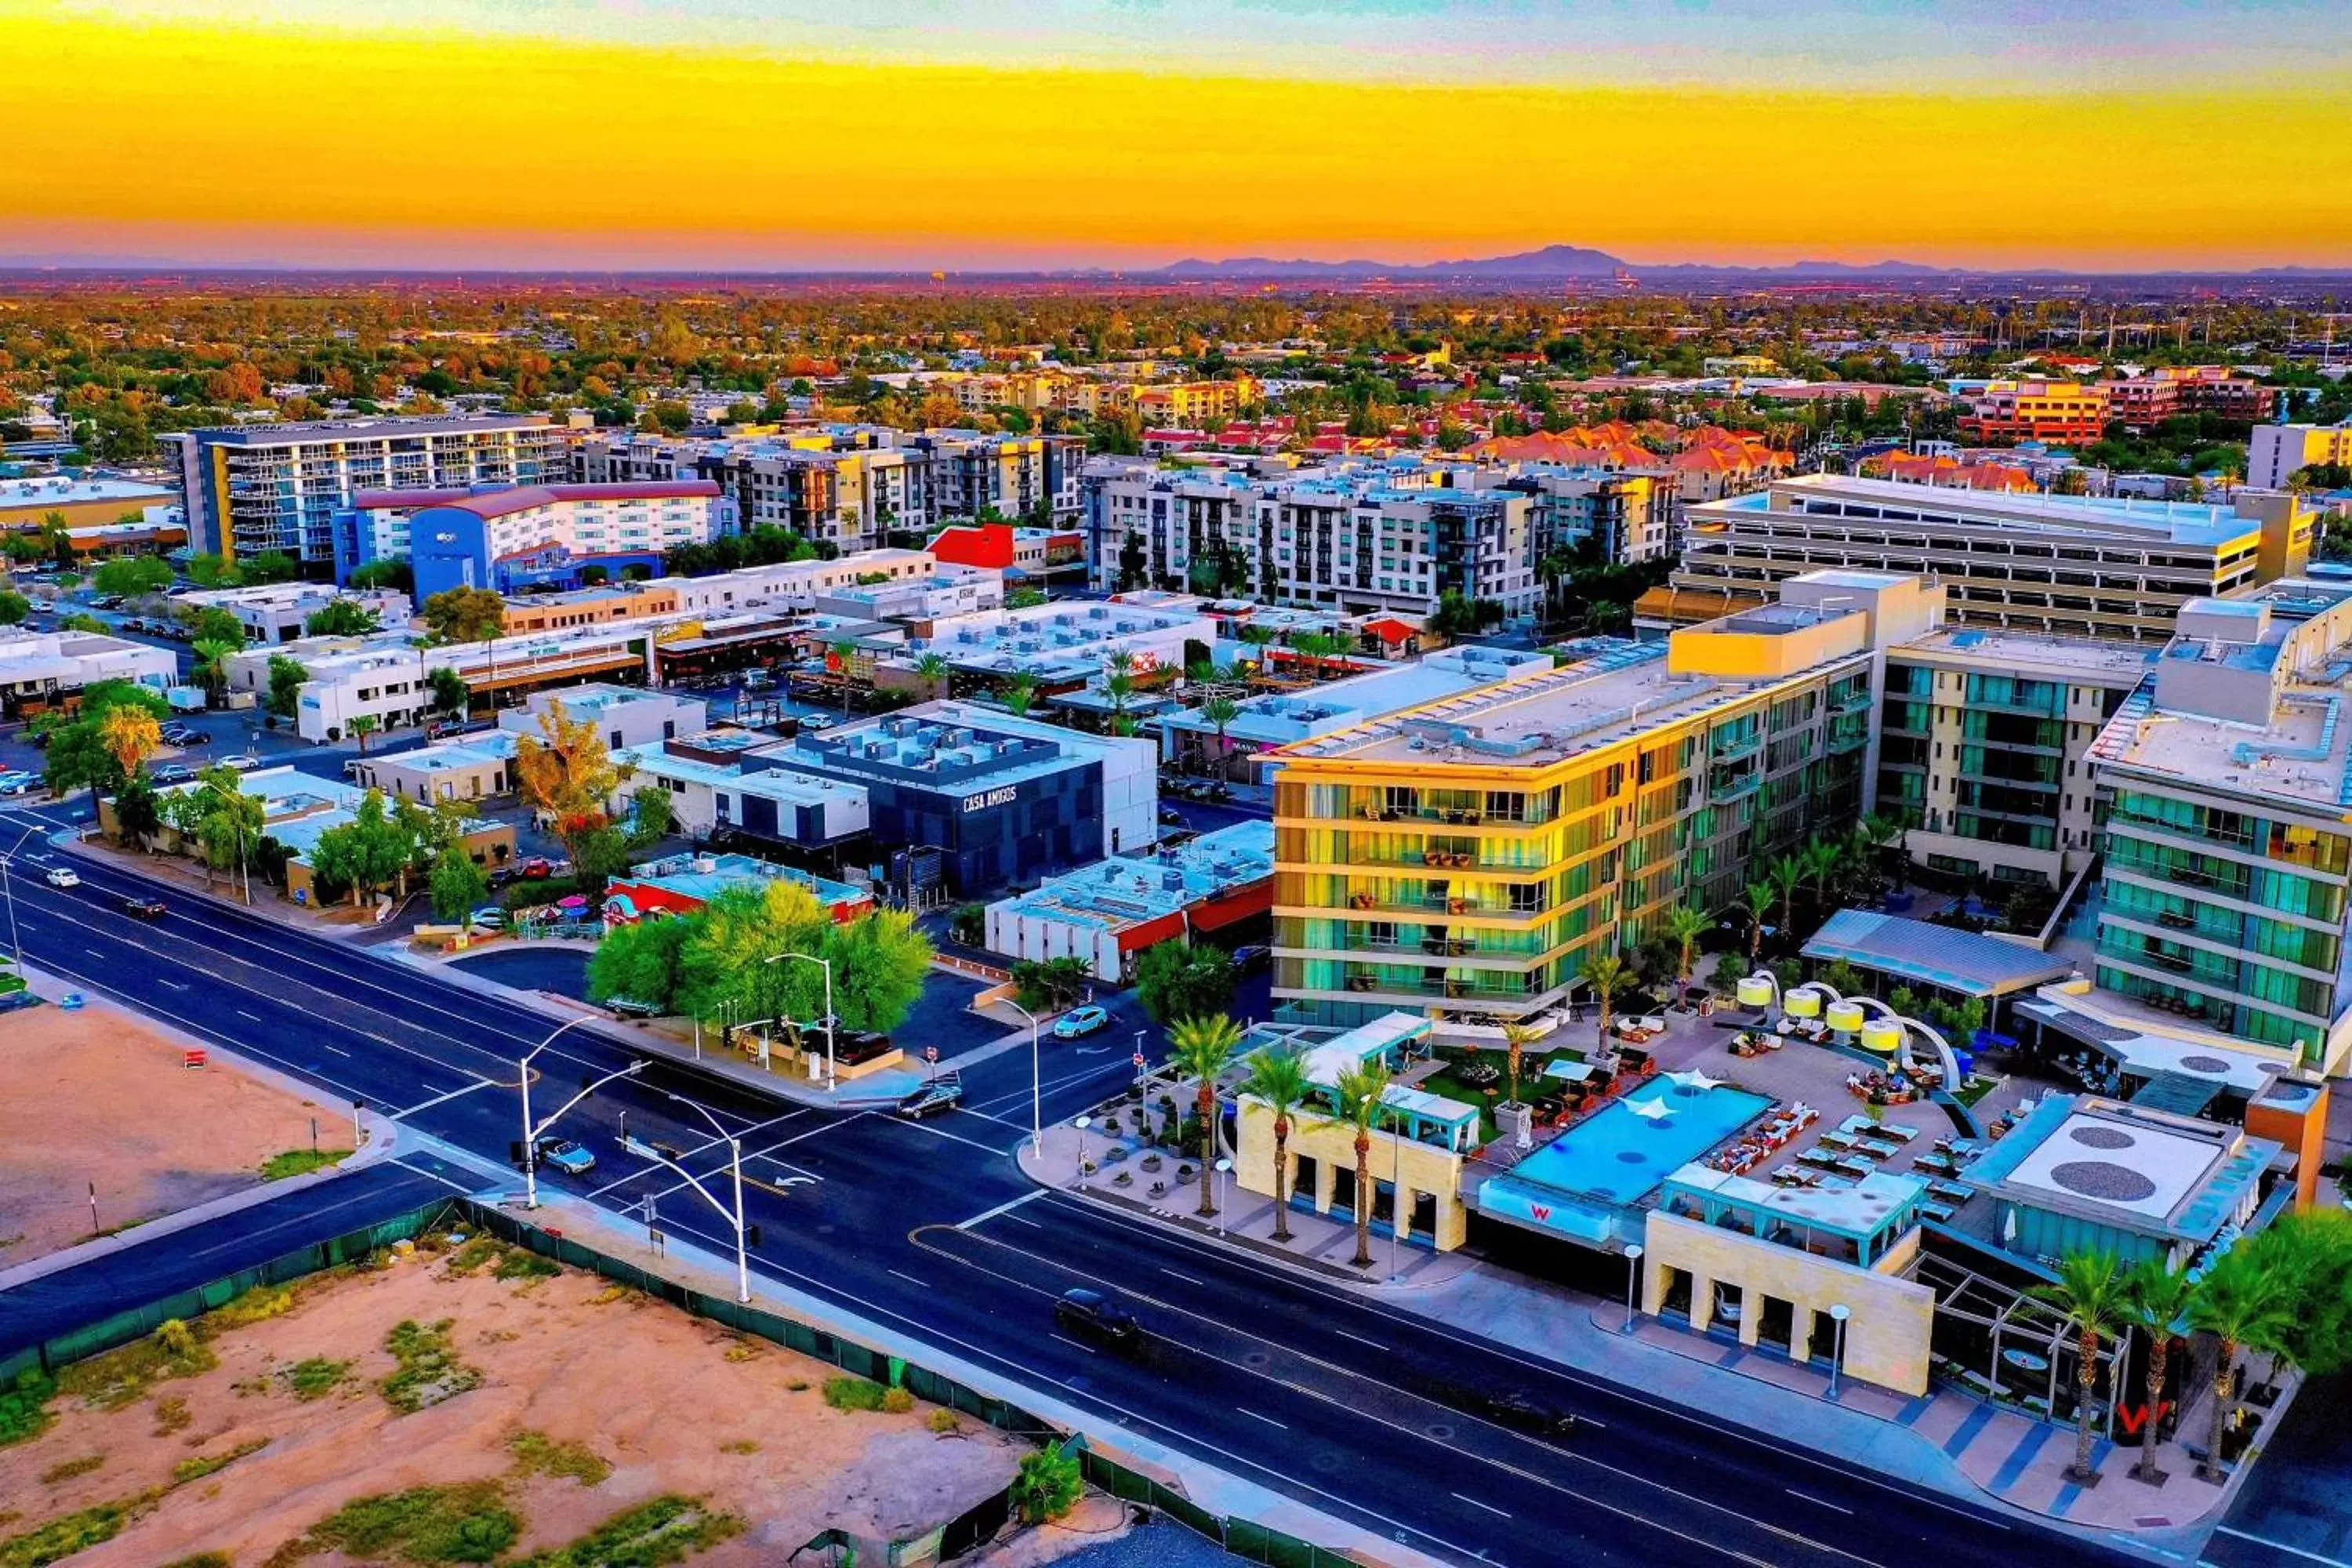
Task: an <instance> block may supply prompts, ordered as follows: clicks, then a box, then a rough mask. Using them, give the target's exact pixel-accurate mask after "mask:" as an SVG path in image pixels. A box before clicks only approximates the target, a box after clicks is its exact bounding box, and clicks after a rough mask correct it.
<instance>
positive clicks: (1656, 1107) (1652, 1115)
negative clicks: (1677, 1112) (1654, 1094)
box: [1625, 1100, 1674, 1121]
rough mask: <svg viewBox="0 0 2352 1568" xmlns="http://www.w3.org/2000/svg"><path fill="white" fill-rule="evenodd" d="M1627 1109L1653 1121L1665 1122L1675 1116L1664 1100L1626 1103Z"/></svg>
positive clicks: (1629, 1101)
mask: <svg viewBox="0 0 2352 1568" xmlns="http://www.w3.org/2000/svg"><path fill="white" fill-rule="evenodd" d="M1625 1109H1626V1110H1630V1111H1632V1112H1633V1114H1634V1115H1636V1116H1640V1117H1645V1118H1647V1119H1648V1120H1650V1121H1664V1120H1665V1119H1666V1118H1667V1117H1669V1116H1672V1115H1673V1114H1674V1111H1673V1110H1672V1109H1670V1108H1669V1107H1668V1106H1667V1104H1666V1102H1665V1101H1664V1100H1627V1101H1626V1102H1625Z"/></svg>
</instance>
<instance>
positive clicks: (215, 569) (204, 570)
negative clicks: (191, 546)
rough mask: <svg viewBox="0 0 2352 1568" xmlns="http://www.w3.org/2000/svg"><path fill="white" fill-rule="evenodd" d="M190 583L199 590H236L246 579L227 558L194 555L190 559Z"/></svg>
mask: <svg viewBox="0 0 2352 1568" xmlns="http://www.w3.org/2000/svg"><path fill="white" fill-rule="evenodd" d="M188 581H189V582H191V583H194V584H195V585H196V586H197V587H199V588H234V587H236V586H237V585H238V584H241V583H243V582H244V581H245V579H244V578H243V576H241V575H240V574H238V572H237V569H236V567H235V566H233V565H231V564H230V563H229V562H228V559H227V558H226V556H221V555H194V556H191V557H189V559H188Z"/></svg>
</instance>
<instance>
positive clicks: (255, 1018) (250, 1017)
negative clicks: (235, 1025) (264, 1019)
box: [236, 1007, 261, 1024]
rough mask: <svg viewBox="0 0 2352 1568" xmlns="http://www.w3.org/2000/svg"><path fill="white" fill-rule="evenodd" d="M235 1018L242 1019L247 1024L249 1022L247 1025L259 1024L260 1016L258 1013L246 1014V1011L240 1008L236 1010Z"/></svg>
mask: <svg viewBox="0 0 2352 1568" xmlns="http://www.w3.org/2000/svg"><path fill="white" fill-rule="evenodd" d="M236 1016H238V1017H240V1018H243V1019H245V1020H247V1022H249V1023H255V1024H258V1023H259V1022H261V1015H260V1014H258V1013H248V1012H247V1011H246V1010H245V1009H244V1008H242V1007H239V1008H238V1009H236Z"/></svg>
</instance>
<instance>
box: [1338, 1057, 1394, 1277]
mask: <svg viewBox="0 0 2352 1568" xmlns="http://www.w3.org/2000/svg"><path fill="white" fill-rule="evenodd" d="M1335 1087H1337V1089H1339V1118H1340V1120H1341V1121H1346V1122H1348V1123H1349V1124H1350V1125H1351V1126H1353V1127H1354V1128H1355V1130H1356V1205H1355V1207H1356V1267H1357V1268H1370V1267H1371V1266H1372V1193H1373V1187H1372V1130H1373V1129H1374V1128H1376V1127H1378V1126H1379V1125H1380V1124H1381V1118H1382V1117H1383V1116H1384V1115H1385V1114H1386V1109H1385V1100H1386V1098H1387V1095H1388V1092H1389V1065H1388V1063H1387V1062H1386V1061H1384V1060H1377V1059H1376V1060H1373V1061H1370V1062H1366V1063H1365V1064H1364V1065H1363V1066H1362V1067H1360V1068H1349V1069H1348V1070H1347V1071H1345V1072H1343V1073H1341V1074H1340V1075H1339V1083H1338V1084H1337V1085H1336V1086H1335Z"/></svg>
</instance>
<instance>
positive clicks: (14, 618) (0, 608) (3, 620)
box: [0, 588, 33, 626]
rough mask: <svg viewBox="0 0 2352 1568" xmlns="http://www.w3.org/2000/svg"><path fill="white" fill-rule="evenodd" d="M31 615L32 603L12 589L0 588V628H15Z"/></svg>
mask: <svg viewBox="0 0 2352 1568" xmlns="http://www.w3.org/2000/svg"><path fill="white" fill-rule="evenodd" d="M32 613H33V601H32V600H30V599H28V598H26V597H25V595H22V594H19V593H17V592H16V590H15V589H14V588H0V626H22V625H24V623H25V617H26V616H29V615H31V614H32Z"/></svg>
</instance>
